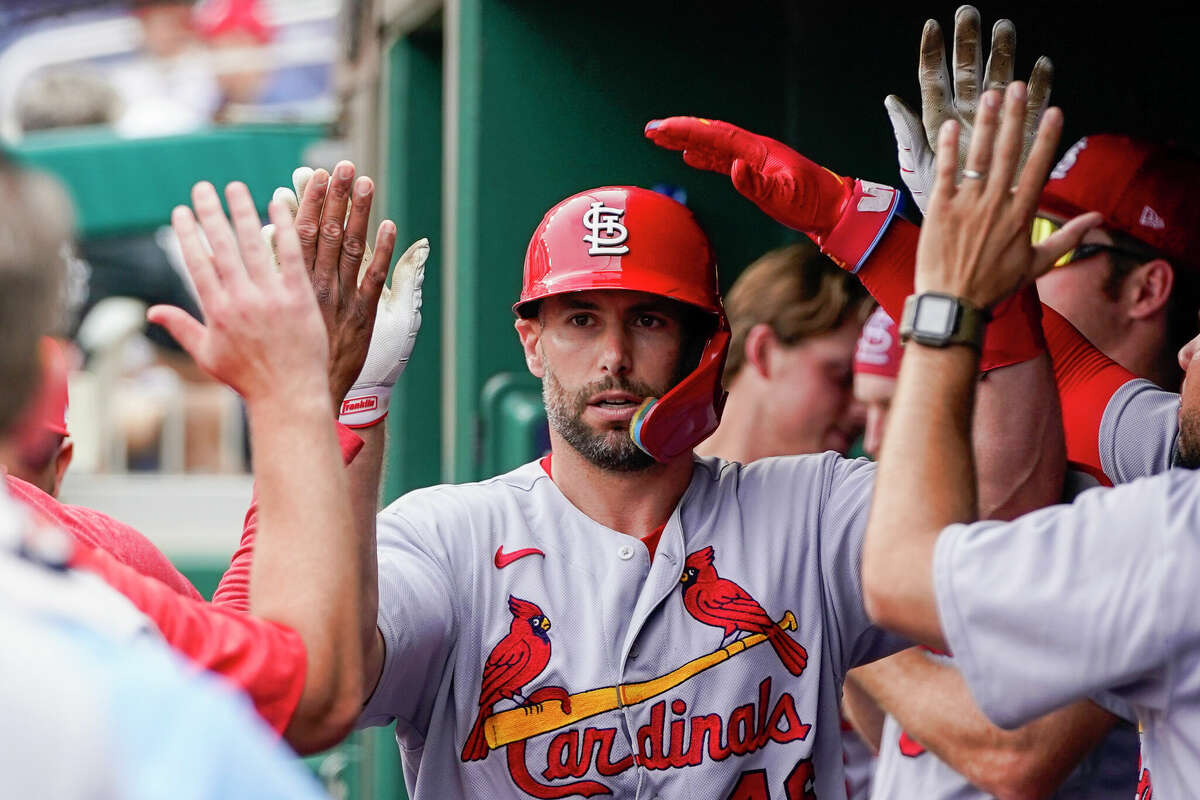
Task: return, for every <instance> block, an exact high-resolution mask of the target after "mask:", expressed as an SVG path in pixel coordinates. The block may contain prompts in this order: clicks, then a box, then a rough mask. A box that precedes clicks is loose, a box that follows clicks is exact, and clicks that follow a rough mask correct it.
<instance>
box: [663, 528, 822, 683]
mask: <svg viewBox="0 0 1200 800" xmlns="http://www.w3.org/2000/svg"><path fill="white" fill-rule="evenodd" d="M713 555H714V553H713V549H712V547H705V548H704V549H703V550H697V551H696V552H694V553H692V554H690V555H689V556H688V557H687V560H685V561H684V567H683V575H681V576H680V578H679V582H680V583H682V584H683V607H684V608H686V609H687V610H688V613H689V614H691V615H692V616H693V617H695V618H696V619H697V620H699V621H700V622H703V623H704V624H705V625H712V626H713V627H714V628H722V629H723V630H724V631H725V638H728V637H729V636H731V635H732V634H733V633H734V632H735V631H745V632H746V633H762V634H765V635H766V637H767V641H768V642H770V643H771V646H772V647H773V648H775V654H776V655H778V656H779V660H780V661H782V662H783V665H784V666H785V667H787V670H788V672H790V673H792V674H793V675H799V674H800V673H801V672H803V671H804V667H805V665H806V664H807V663H808V652H807V651H806V650H805V649H804V648H803V647H801V646H800V645H799V644H798V643H797V642H796V640H795V639H793V638H792V637H790V636H788V635H787V632H786V631H784V630H782V629H781V628H780V627H779V626H778V625H776V624H775V622H774V621H773V620H772V619H771V617H770V615H768V614H767V612H766V611H763V607H762V606H760V605H759V604H758V601H757V600H755V599H754V598H753V597H751V596H750V595H749V594H747V593H746V590H745V589H743V588H742V587H740V586H738V585H737V584H736V583H734V582H733V581H731V580H728V579H727V578H722V577H721V576H720V575H718V574H717V568H716V567H715V566H713ZM723 641H724V640H722V642H723Z"/></svg>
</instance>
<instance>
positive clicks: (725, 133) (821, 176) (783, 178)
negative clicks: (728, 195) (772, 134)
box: [646, 117, 854, 236]
mask: <svg viewBox="0 0 1200 800" xmlns="http://www.w3.org/2000/svg"><path fill="white" fill-rule="evenodd" d="M646 137H647V138H648V139H650V140H651V141H652V142H654V143H655V144H656V145H658V146H659V147H665V148H667V149H668V150H679V151H682V153H683V161H684V163H685V164H688V165H689V166H692V167H696V168H697V169H706V170H710V171H712V172H720V173H723V174H725V175H728V176H729V177H730V178H732V179H733V185H734V188H736V189H737V190H738V191H739V192H741V193H742V195H744V196H745V197H746V198H747V199H748V200H750V201H751V202H753V203H754V204H755V205H757V206H758V207H759V208H761V209H762V210H763V211H765V212H766V213H767V215H768V216H770V217H771V218H772V219H775V220H776V221H778V222H782V223H783V224H784V225H787V226H788V227H789V228H795V229H796V230H798V231H803V232H805V233H808V234H812V235H814V236H821V235H824V234H826V233H828V232H829V231H831V230H833V226H834V225H835V224H837V221H838V217H839V216H840V215H841V211H842V208H843V206H845V204H846V202H847V200H849V198H850V194H851V192H852V191H853V188H854V181H853V179H849V178H842V177H840V176H838V175H835V174H834V173H832V172H830V171H829V170H827V169H825V168H824V167H822V166H820V165H819V164H815V163H813V162H812V161H809V160H808V159H807V158H805V157H804V156H802V155H800V154H799V153H797V152H796V151H795V150H793V149H792V148H790V147H788V146H787V145H785V144H784V143H783V142H778V141H776V140H774V139H771V138H769V137H766V136H760V135H758V134H756V133H751V132H750V131H747V130H743V129H742V128H739V127H738V126H736V125H730V124H729V123H728V122H722V121H720V120H716V119H702V118H700V117H668V118H667V119H662V120H653V121H651V122H650V123H649V124H648V125H646Z"/></svg>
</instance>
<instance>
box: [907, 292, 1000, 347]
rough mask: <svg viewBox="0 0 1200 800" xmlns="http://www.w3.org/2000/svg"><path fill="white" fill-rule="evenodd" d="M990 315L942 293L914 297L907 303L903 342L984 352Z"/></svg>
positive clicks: (909, 298) (959, 299)
mask: <svg viewBox="0 0 1200 800" xmlns="http://www.w3.org/2000/svg"><path fill="white" fill-rule="evenodd" d="M990 318H991V315H990V314H988V313H987V311H985V310H983V309H981V308H976V307H975V306H973V305H971V304H970V303H968V302H966V301H965V300H962V299H961V298H958V297H955V296H954V295H951V294H943V293H942V292H923V293H921V294H912V295H909V296H908V299H907V300H905V301H904V314H903V316H901V317H900V339H901V341H905V342H907V341H908V340H909V339H912V340H913V341H915V342H917V343H918V344H923V345H925V346H927V347H949V346H950V345H952V344H965V345H968V346H970V347H974V348H975V349H976V350H981V349H982V347H983V333H984V331H985V330H986V329H987V323H988V320H989V319H990Z"/></svg>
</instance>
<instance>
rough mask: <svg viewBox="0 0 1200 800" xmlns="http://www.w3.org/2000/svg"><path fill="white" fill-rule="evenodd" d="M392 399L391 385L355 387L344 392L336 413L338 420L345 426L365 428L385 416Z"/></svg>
mask: <svg viewBox="0 0 1200 800" xmlns="http://www.w3.org/2000/svg"><path fill="white" fill-rule="evenodd" d="M391 399H392V387H391V386H362V387H355V388H353V389H351V390H350V391H349V392H347V393H346V399H344V400H343V401H342V407H341V410H340V411H339V413H338V422H340V423H342V424H343V425H345V426H346V427H347V428H366V427H368V426H370V425H374V424H375V423H377V422H379V421H380V420H381V419H383V418H384V417H386V416H387V413H388V404H389V403H390V402H391Z"/></svg>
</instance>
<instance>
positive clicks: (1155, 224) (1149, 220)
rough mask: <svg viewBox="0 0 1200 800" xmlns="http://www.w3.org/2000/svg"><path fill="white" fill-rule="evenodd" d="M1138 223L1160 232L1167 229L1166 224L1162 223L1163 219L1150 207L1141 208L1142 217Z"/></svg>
mask: <svg viewBox="0 0 1200 800" xmlns="http://www.w3.org/2000/svg"><path fill="white" fill-rule="evenodd" d="M1138 222H1139V223H1140V224H1142V225H1145V226H1146V227H1147V228H1154V230H1156V231H1161V230H1162V229H1163V228H1165V227H1167V223H1166V222H1164V221H1163V218H1162V217H1160V216H1159V215H1158V212H1157V211H1155V210H1154V209H1153V208H1151V207H1150V206H1142V217H1141V219H1139V220H1138Z"/></svg>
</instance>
